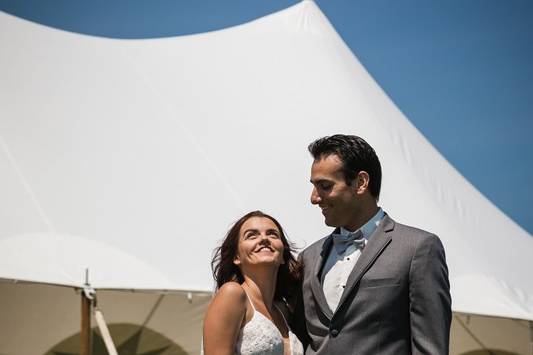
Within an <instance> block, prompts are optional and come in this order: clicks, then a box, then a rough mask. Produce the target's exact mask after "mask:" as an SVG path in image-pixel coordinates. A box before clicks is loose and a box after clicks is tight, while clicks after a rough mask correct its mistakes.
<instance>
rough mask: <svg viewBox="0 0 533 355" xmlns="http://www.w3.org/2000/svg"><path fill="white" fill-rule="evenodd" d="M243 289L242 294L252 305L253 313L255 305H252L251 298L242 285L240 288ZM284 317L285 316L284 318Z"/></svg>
mask: <svg viewBox="0 0 533 355" xmlns="http://www.w3.org/2000/svg"><path fill="white" fill-rule="evenodd" d="M242 289H243V291H244V294H245V295H246V298H248V302H250V304H251V305H252V309H253V310H254V314H255V312H256V310H255V306H254V303H253V302H252V299H251V298H250V296H248V292H246V290H245V289H244V287H243V288H242ZM284 319H285V318H284Z"/></svg>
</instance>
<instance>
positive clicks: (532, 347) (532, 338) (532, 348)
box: [528, 321, 533, 355]
mask: <svg viewBox="0 0 533 355" xmlns="http://www.w3.org/2000/svg"><path fill="white" fill-rule="evenodd" d="M528 323H529V353H530V355H533V321H529V322H528Z"/></svg>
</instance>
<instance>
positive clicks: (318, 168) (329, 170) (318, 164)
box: [310, 155, 344, 183]
mask: <svg viewBox="0 0 533 355" xmlns="http://www.w3.org/2000/svg"><path fill="white" fill-rule="evenodd" d="M342 168H343V166H342V162H341V161H340V159H339V158H338V157H337V156H332V155H330V156H329V157H323V158H321V159H317V160H315V161H314V162H313V165H312V167H311V179H310V181H311V182H313V183H316V182H318V181H320V180H332V179H339V178H343V177H344V172H343V170H342Z"/></svg>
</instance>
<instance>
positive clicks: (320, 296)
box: [311, 235, 333, 320]
mask: <svg viewBox="0 0 533 355" xmlns="http://www.w3.org/2000/svg"><path fill="white" fill-rule="evenodd" d="M332 244H333V237H332V236H331V235H330V236H328V237H327V238H326V239H325V240H324V243H323V244H322V250H321V251H320V254H319V256H318V257H317V258H316V261H315V263H314V268H313V275H311V290H312V292H313V295H314V296H315V299H316V302H317V304H318V306H319V308H320V310H321V311H322V313H324V315H325V316H326V317H328V319H330V320H331V318H332V317H333V312H332V310H331V309H330V308H329V306H328V302H327V301H326V296H325V295H324V289H323V288H322V284H321V283H320V272H321V270H322V267H323V265H324V263H325V262H326V260H327V258H328V255H329V251H330V249H331V247H332Z"/></svg>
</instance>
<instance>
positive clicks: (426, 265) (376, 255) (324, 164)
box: [204, 135, 451, 355]
mask: <svg viewBox="0 0 533 355" xmlns="http://www.w3.org/2000/svg"><path fill="white" fill-rule="evenodd" d="M309 151H310V152H311V155H312V156H313V159H314V161H313V164H312V167H311V183H312V184H313V191H312V193H311V203H312V204H315V205H318V206H319V207H320V208H321V209H322V214H323V215H324V217H325V223H326V224H327V225H328V226H331V227H335V230H334V231H333V233H332V234H330V235H329V236H326V237H325V238H323V239H320V240H318V241H317V242H315V243H314V244H312V245H311V246H309V247H307V248H306V249H305V250H304V251H302V252H301V253H300V256H299V258H298V261H296V260H295V259H294V256H293V253H292V250H291V246H290V244H289V242H288V241H287V239H286V238H285V235H284V233H283V229H282V227H281V225H280V224H279V223H278V222H277V221H276V220H275V219H274V218H273V217H271V216H268V215H266V214H263V213H262V212H259V211H256V212H251V213H248V214H247V215H245V216H244V217H242V218H241V219H240V220H238V221H237V222H236V223H235V225H234V226H233V227H232V228H231V229H230V231H229V232H228V234H227V236H226V238H225V240H224V242H223V244H222V246H221V247H220V248H219V249H218V250H217V254H216V255H215V259H214V262H213V266H214V268H213V271H214V275H215V279H216V282H217V288H218V291H217V293H216V295H215V297H214V299H213V301H212V303H211V305H210V306H209V308H208V310H207V313H206V316H205V321H204V351H205V354H206V355H213V354H273V355H274V354H276V355H277V354H280V355H281V354H285V355H289V354H292V355H299V354H303V353H304V352H305V354H339V355H343V354H361V355H367V354H368V355H370V354H380V355H381V354H391V355H393V354H394V355H398V354H430V355H440V354H442V355H445V354H448V346H449V332H450V323H451V298H450V291H449V290H450V287H449V281H448V270H447V266H446V260H445V256H444V249H443V246H442V244H441V242H440V240H439V238H438V237H437V236H435V235H434V234H431V233H428V232H425V231H423V230H420V229H416V228H413V227H409V226H406V225H402V224H400V223H397V222H395V221H394V220H392V219H391V218H390V217H389V216H388V215H387V214H386V213H385V212H384V211H383V210H382V209H381V208H379V207H378V205H377V201H378V198H379V192H380V187H381V165H380V163H379V159H378V157H377V156H376V153H375V151H374V149H372V147H371V146H370V145H368V143H367V142H366V141H364V140H363V139H362V138H360V137H357V136H347V135H334V136H330V137H324V138H320V139H318V140H316V141H315V142H313V143H311V145H310V146H309ZM421 213H422V210H421ZM293 332H294V333H293ZM295 334H297V335H298V336H297V337H296V336H295ZM304 348H305V351H304Z"/></svg>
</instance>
